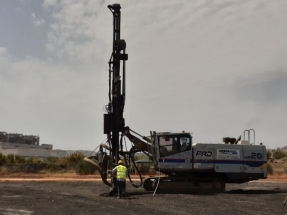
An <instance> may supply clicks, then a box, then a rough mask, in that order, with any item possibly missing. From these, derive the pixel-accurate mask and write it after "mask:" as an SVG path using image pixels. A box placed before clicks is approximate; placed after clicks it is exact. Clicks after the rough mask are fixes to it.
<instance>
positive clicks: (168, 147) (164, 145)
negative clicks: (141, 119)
mask: <svg viewBox="0 0 287 215" xmlns="http://www.w3.org/2000/svg"><path fill="white" fill-rule="evenodd" d="M158 138H159V139H158V143H159V152H160V157H164V156H168V155H172V154H177V153H180V152H184V151H187V150H190V149H191V138H190V136H189V135H186V134H185V135H184V136H182V135H164V136H159V137H158Z"/></svg>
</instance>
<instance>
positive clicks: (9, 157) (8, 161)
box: [5, 154, 15, 164]
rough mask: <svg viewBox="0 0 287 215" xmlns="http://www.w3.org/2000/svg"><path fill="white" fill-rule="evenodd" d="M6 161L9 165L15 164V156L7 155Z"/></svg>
mask: <svg viewBox="0 0 287 215" xmlns="http://www.w3.org/2000/svg"><path fill="white" fill-rule="evenodd" d="M5 160H6V163H7V164H14V163H15V161H14V155H12V154H9V155H7V156H6V159H5Z"/></svg>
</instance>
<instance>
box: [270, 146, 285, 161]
mask: <svg viewBox="0 0 287 215" xmlns="http://www.w3.org/2000/svg"><path fill="white" fill-rule="evenodd" d="M272 152H273V157H274V158H275V159H281V158H284V157H286V153H284V152H283V151H282V150H281V149H279V148H277V149H276V150H273V151H272Z"/></svg>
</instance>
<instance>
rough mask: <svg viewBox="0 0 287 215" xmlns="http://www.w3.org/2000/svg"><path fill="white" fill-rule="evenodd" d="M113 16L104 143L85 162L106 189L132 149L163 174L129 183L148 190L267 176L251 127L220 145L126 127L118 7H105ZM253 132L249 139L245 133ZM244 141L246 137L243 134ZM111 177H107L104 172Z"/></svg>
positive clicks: (220, 186) (220, 185) (216, 185)
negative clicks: (91, 167)
mask: <svg viewBox="0 0 287 215" xmlns="http://www.w3.org/2000/svg"><path fill="white" fill-rule="evenodd" d="M108 8H109V9H110V11H111V12H112V14H113V51H112V54H111V57H110V60H109V92H108V97H109V103H108V104H107V105H106V106H105V108H104V109H105V111H106V114H104V134H106V135H107V142H106V143H103V144H100V146H99V151H98V152H97V155H96V156H91V157H86V158H85V159H84V160H85V161H87V162H89V163H91V164H93V165H94V166H95V167H96V169H97V170H98V172H99V173H100V175H101V178H102V181H103V182H104V183H105V184H106V185H108V186H109V187H110V193H113V192H115V191H116V190H117V186H116V185H117V184H116V183H117V180H116V178H115V177H114V176H112V175H110V174H109V173H110V170H111V169H113V167H115V166H116V165H117V162H118V160H119V159H123V160H124V161H125V163H126V166H127V167H129V166H130V165H131V164H133V166H135V168H136V169H137V166H136V164H135V161H134V156H135V153H137V152H143V153H145V154H146V155H147V156H148V157H149V159H150V160H151V161H152V162H153V166H154V169H155V170H156V171H159V172H161V173H163V174H164V175H165V176H164V177H148V178H145V179H143V178H142V176H141V174H140V172H139V171H138V169H137V172H138V174H139V177H140V184H138V185H136V184H134V183H133V181H132V179H131V177H130V175H128V177H129V179H130V182H131V183H132V185H133V186H134V187H137V188H139V187H143V188H144V189H145V190H147V191H154V190H155V189H157V190H158V191H160V192H191V191H201V190H214V191H217V192H221V191H224V189H225V183H244V182H248V181H251V180H258V179H264V178H266V177H267V168H266V167H267V154H266V147H265V146H264V145H261V144H260V145H256V144H255V131H254V130H253V129H249V130H245V131H244V140H241V136H240V137H239V138H238V139H236V138H230V137H224V138H223V142H224V143H215V144H210V143H194V142H193V140H192V135H191V134H190V133H186V132H178V133H171V132H155V131H153V132H150V134H149V135H148V137H145V136H142V135H140V134H138V133H137V132H135V131H133V130H132V129H130V128H129V127H128V126H126V125H125V119H124V117H123V113H124V106H125V98H126V68H125V64H126V61H127V60H128V55H127V54H126V42H125V40H123V39H121V6H120V4H113V5H108ZM252 131H254V142H253V143H252V141H251V140H250V133H251V132H252ZM246 132H247V133H248V139H245V133H246ZM125 137H127V138H128V139H129V140H130V142H131V143H132V147H131V148H130V149H129V150H128V149H127V148H125V149H124V147H123V145H124V144H123V142H124V141H125ZM109 175H110V176H111V180H109V178H108V176H109Z"/></svg>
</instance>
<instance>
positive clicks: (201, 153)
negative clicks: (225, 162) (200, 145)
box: [196, 151, 212, 157]
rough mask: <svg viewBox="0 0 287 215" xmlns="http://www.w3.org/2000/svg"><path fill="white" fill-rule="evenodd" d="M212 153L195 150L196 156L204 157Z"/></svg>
mask: <svg viewBox="0 0 287 215" xmlns="http://www.w3.org/2000/svg"><path fill="white" fill-rule="evenodd" d="M211 155H212V152H211V151H197V152H196V156H204V157H210V156H211Z"/></svg>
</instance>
